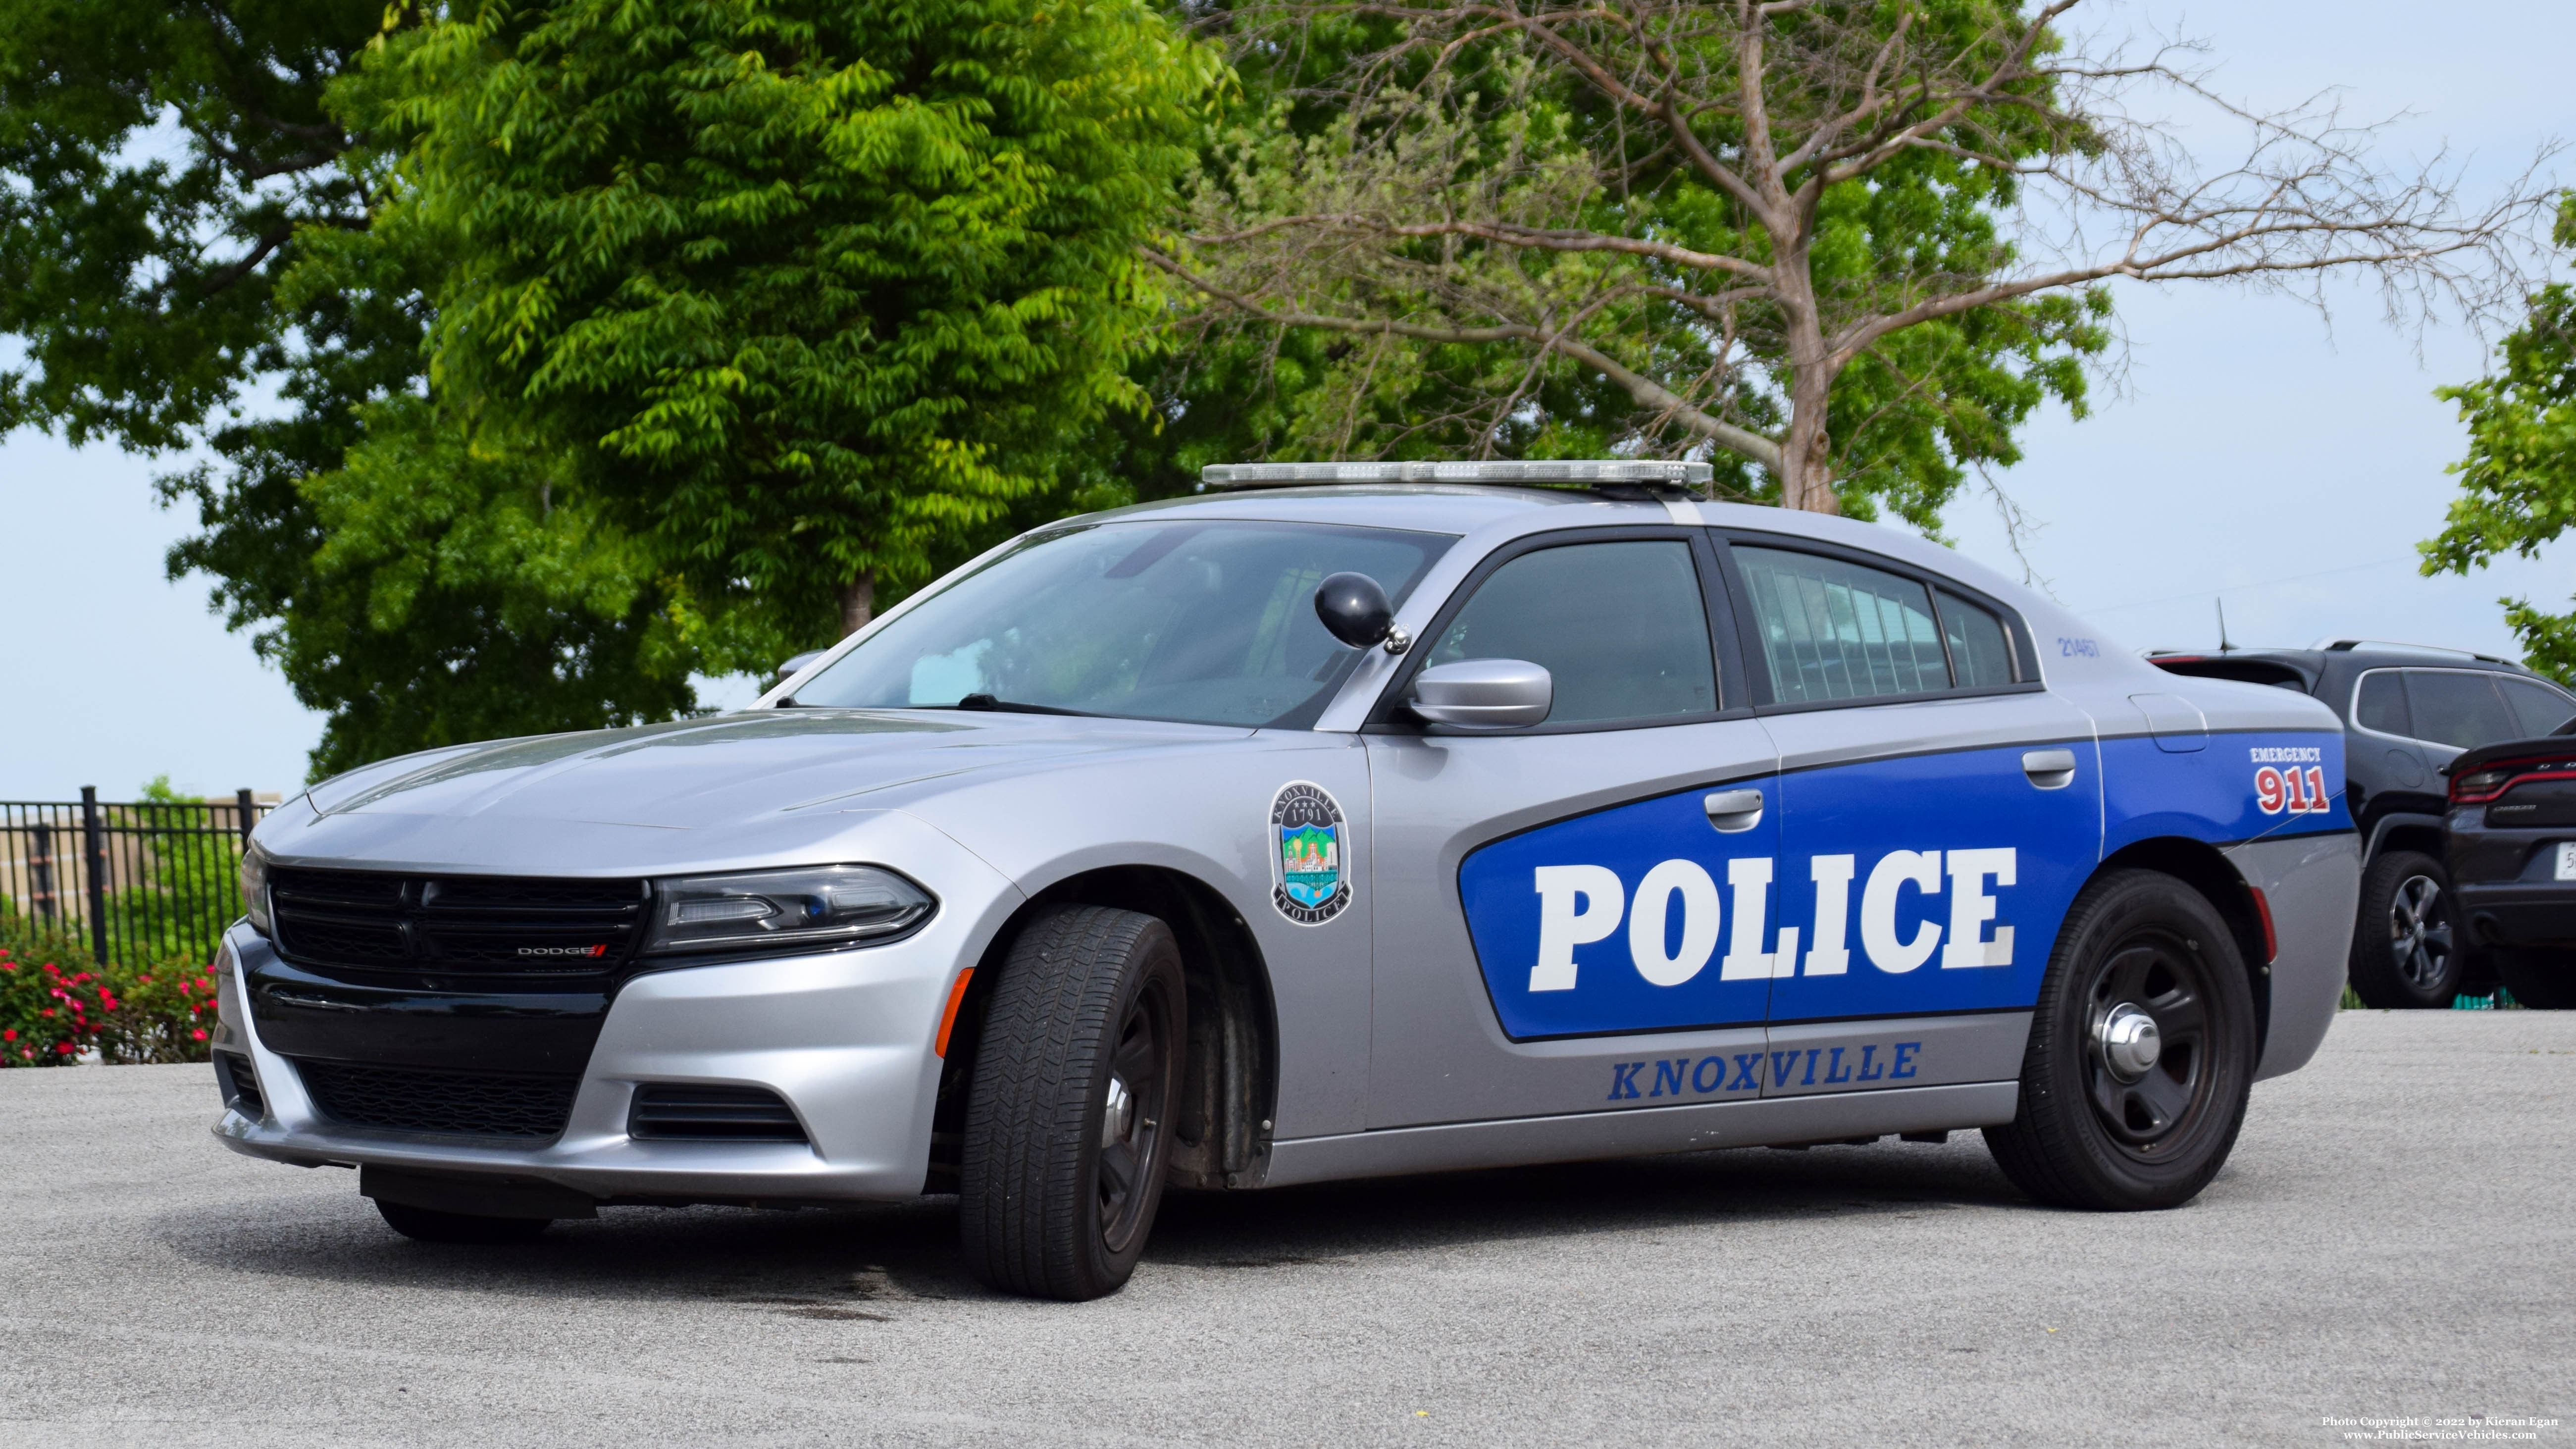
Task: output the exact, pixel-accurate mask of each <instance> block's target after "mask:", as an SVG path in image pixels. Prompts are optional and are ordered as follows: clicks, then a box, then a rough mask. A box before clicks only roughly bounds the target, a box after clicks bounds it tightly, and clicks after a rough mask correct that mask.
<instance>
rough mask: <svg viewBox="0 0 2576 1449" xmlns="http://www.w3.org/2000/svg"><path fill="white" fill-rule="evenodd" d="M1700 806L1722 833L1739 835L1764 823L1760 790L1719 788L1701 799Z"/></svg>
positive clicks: (1709, 821)
mask: <svg viewBox="0 0 2576 1449" xmlns="http://www.w3.org/2000/svg"><path fill="white" fill-rule="evenodd" d="M1699 803H1700V808H1701V809H1703V810H1706V811H1707V812H1708V823H1709V824H1711V825H1714V826H1716V827H1717V829H1718V831H1719V832H1720V833H1721V834H1726V835H1737V834H1741V833H1742V832H1744V831H1747V830H1750V829H1752V828H1753V827H1754V826H1756V825H1759V824H1761V823H1762V792H1761V791H1759V790H1719V791H1717V792H1715V793H1713V794H1711V795H1709V796H1708V797H1706V798H1705V799H1703V800H1701V801H1700V802H1699Z"/></svg>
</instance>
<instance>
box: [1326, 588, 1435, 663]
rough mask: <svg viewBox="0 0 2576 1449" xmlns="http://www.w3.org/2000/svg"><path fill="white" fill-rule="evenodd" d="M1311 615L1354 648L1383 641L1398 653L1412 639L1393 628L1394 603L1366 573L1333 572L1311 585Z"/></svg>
mask: <svg viewBox="0 0 2576 1449" xmlns="http://www.w3.org/2000/svg"><path fill="white" fill-rule="evenodd" d="M1315 617H1316V618H1318V619H1321V620H1323V621H1324V629H1325V632H1327V633H1329V634H1331V635H1332V636H1333V637H1334V638H1336V639H1339V640H1341V641H1342V642H1343V643H1345V644H1348V645H1349V646H1351V647H1352V648H1354V649H1366V648H1368V647H1369V646H1370V645H1372V644H1384V645H1385V646H1386V652H1387V653H1389V654H1401V653H1403V652H1404V650H1405V646H1406V645H1408V644H1410V643H1411V642H1412V641H1411V640H1409V639H1407V638H1405V636H1404V631H1403V630H1401V629H1399V628H1397V627H1395V605H1393V604H1391V603H1388V602H1387V598H1386V590H1384V589H1382V588H1380V587H1378V582H1377V580H1375V579H1373V578H1370V577H1369V576H1368V575H1366V574H1334V575H1332V576H1331V577H1329V578H1327V579H1325V580H1324V581H1323V582H1322V583H1320V584H1317V585H1316V586H1315Z"/></svg>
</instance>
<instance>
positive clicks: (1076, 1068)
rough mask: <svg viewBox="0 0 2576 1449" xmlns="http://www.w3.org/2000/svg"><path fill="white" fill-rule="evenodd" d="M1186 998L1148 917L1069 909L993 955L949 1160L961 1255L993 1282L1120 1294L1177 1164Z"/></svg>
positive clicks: (1064, 1292) (1071, 1294) (1044, 1291)
mask: <svg viewBox="0 0 2576 1449" xmlns="http://www.w3.org/2000/svg"><path fill="white" fill-rule="evenodd" d="M1187 1011H1188V999H1187V996H1186V994H1185V990H1184V987H1183V984H1182V980H1181V952H1180V947H1179V946H1178V944H1176V943H1175V942H1174V941H1173V939H1172V931H1171V928H1170V927H1169V926H1166V925H1164V924H1163V923H1162V922H1161V921H1159V920H1156V919H1155V918H1154V917H1152V916H1146V915H1139V914H1138V913H1136V912H1134V911H1121V910H1113V909H1110V908H1108V907H1105V906H1066V907H1060V908H1057V909H1054V910H1051V911H1048V912H1046V913H1045V914H1043V915H1040V916H1039V917H1038V918H1037V919H1035V920H1033V921H1031V922H1030V923H1029V925H1028V927H1027V929H1025V930H1023V931H1021V932H1020V935H1019V939H1018V940H1016V941H1014V942H1013V943H1012V945H1011V951H1010V955H1009V957H1008V959H1006V960H1005V961H1004V962H1003V963H1002V975H1001V979H1000V980H999V981H997V982H996V983H994V989H993V999H992V1003H991V1006H990V1007H989V1008H988V1012H987V1015H986V1016H985V1019H984V1030H983V1035H982V1037H981V1038H980V1044H979V1045H978V1047H977V1048H976V1053H975V1068H974V1078H973V1080H972V1082H971V1083H970V1084H969V1085H968V1088H967V1098H966V1130H965V1134H964V1135H965V1141H964V1142H963V1144H962V1148H963V1151H962V1153H961V1155H960V1162H959V1167H958V1204H957V1206H958V1213H957V1217H958V1236H959V1240H960V1246H961V1248H962V1250H963V1253H964V1256H965V1260H966V1266H967V1268H968V1269H969V1270H970V1271H972V1272H973V1273H974V1274H975V1276H976V1277H978V1278H981V1279H983V1280H984V1281H985V1282H987V1283H990V1284H991V1285H993V1286H994V1287H996V1288H1000V1289H1004V1290H1006V1291H1009V1292H1013V1293H1026V1294H1029V1295H1031V1296H1033V1297H1041V1298H1065V1299H1084V1298H1097V1297H1099V1296H1101V1295H1102V1294H1104V1293H1110V1292H1115V1291H1116V1290H1117V1288H1118V1287H1119V1285H1121V1284H1123V1283H1125V1282H1126V1281H1127V1275H1128V1274H1129V1273H1132V1272H1134V1271H1135V1268H1136V1260H1137V1259H1138V1258H1139V1257H1141V1256H1142V1255H1143V1254H1144V1251H1145V1238H1146V1235H1147V1234H1148V1233H1150V1232H1151V1231H1152V1230H1153V1226H1154V1210H1155V1208H1156V1207H1157V1206H1158V1205H1159V1204H1160V1203H1161V1201H1162V1196H1163V1174H1164V1171H1165V1169H1166V1167H1167V1166H1168V1165H1169V1163H1170V1160H1171V1141H1172V1131H1173V1128H1174V1127H1175V1126H1176V1125H1177V1118H1178V1115H1179V1113H1178V1110H1177V1109H1178V1106H1179V1104H1180V1100H1181V1098H1180V1092H1181V1073H1182V1070H1183V1068H1184V1065H1185V1062H1186V1057H1185V1055H1184V1052H1185V1048H1186V1044H1187V1042H1188V1039H1189V1038H1188V1031H1189V1022H1188V1018H1187V1015H1186V1013H1187Z"/></svg>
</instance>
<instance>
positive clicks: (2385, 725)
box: [2352, 669, 2415, 739]
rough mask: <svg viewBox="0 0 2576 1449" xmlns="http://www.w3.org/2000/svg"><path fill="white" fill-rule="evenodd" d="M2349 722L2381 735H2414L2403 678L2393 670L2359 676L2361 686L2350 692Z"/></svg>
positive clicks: (2413, 721) (2377, 671) (2409, 736)
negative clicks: (2351, 697) (2350, 716)
mask: <svg viewBox="0 0 2576 1449" xmlns="http://www.w3.org/2000/svg"><path fill="white" fill-rule="evenodd" d="M2352 722H2353V723H2354V724H2357V725H2359V726H2361V727H2362V728H2363V729H2366V730H2377V731H2379V732H2380V733H2381V734H2383V735H2402V736H2404V737H2406V738H2408V739H2413V738H2414V737H2415V719H2414V716H2412V715H2410V714H2408V713H2407V711H2406V681H2404V680H2402V679H2400V678H2398V677H2397V671H2395V670H2393V669H2380V670H2374V671H2372V672H2371V673H2368V674H2365V675H2363V676H2362V677H2361V688H2360V689H2359V690H2358V691H2356V692H2355V693H2354V695H2353V700H2352Z"/></svg>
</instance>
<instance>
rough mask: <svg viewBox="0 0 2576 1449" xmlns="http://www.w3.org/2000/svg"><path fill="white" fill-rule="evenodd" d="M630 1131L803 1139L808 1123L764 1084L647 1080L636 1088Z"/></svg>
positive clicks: (671, 1135)
mask: <svg viewBox="0 0 2576 1449" xmlns="http://www.w3.org/2000/svg"><path fill="white" fill-rule="evenodd" d="M626 1135H628V1136H630V1137H644V1138H697V1139H701V1140H704V1139H708V1138H718V1139H722V1140H725V1141H729V1142H802V1141H804V1140H805V1128H804V1125H803V1124H802V1123H800V1122H798V1121H797V1120H796V1113H795V1112H794V1111H793V1110H792V1109H790V1108H789V1107H788V1105H787V1104H786V1103H785V1102H782V1101H780V1100H779V1099H778V1094H777V1093H776V1092H772V1091H769V1090H767V1089H766V1088H762V1087H701V1086H694V1085H689V1084H685V1083H680V1082H648V1083H646V1084H645V1085H643V1086H641V1087H638V1088H637V1089H636V1090H635V1108H634V1111H633V1113H632V1114H631V1115H630V1116H629V1118H628V1119H627V1124H626Z"/></svg>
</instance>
